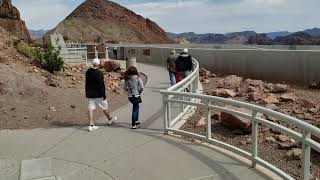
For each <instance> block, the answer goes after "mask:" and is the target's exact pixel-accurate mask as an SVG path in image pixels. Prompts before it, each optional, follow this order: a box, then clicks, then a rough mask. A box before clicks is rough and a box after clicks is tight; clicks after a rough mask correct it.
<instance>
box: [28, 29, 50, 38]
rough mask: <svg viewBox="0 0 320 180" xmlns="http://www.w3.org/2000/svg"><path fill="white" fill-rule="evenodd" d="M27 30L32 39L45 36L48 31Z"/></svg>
mask: <svg viewBox="0 0 320 180" xmlns="http://www.w3.org/2000/svg"><path fill="white" fill-rule="evenodd" d="M28 30H29V33H30V36H31V38H32V39H39V38H42V37H43V35H45V34H46V33H47V32H48V31H47V30H43V29H41V30H31V29H28Z"/></svg>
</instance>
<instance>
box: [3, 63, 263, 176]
mask: <svg viewBox="0 0 320 180" xmlns="http://www.w3.org/2000/svg"><path fill="white" fill-rule="evenodd" d="M138 66H139V69H140V71H142V72H145V73H146V74H147V75H148V83H147V85H146V89H145V92H144V94H143V104H142V107H141V116H140V117H141V121H142V127H143V128H142V129H138V130H131V129H129V127H130V126H131V105H129V104H128V105H126V106H124V107H122V108H120V109H118V110H117V111H116V112H115V114H116V116H118V121H117V122H116V123H115V124H114V125H113V126H111V127H107V126H102V127H100V129H99V130H97V131H95V132H92V133H89V132H88V131H87V127H73V128H59V129H49V130H47V129H34V130H14V131H10V130H4V131H0V180H18V179H19V176H20V179H23V180H25V179H46V180H58V179H59V180H107V179H119V180H191V179H192V180H196V179H197V180H207V179H230V180H236V179H267V178H266V177H265V176H263V175H261V174H259V173H257V172H256V171H255V170H254V169H251V168H249V167H248V166H246V165H245V164H243V163H241V162H239V161H236V160H233V159H232V158H230V157H228V156H225V155H223V154H221V153H219V152H217V151H214V150H212V149H210V148H207V147H204V146H202V145H198V144H195V143H191V142H188V141H185V140H181V139H177V138H174V137H170V136H164V135H163V133H162V130H161V129H162V127H163V125H162V117H161V116H162V98H161V95H160V94H159V90H160V89H164V88H167V87H168V86H169V84H168V78H167V72H166V70H165V69H164V68H160V67H156V66H151V65H144V64H139V65H138ZM99 121H100V123H101V124H103V123H104V120H103V119H100V120H99ZM20 169H21V170H20ZM20 171H21V174H20Z"/></svg>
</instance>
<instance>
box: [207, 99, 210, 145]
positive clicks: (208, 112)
mask: <svg viewBox="0 0 320 180" xmlns="http://www.w3.org/2000/svg"><path fill="white" fill-rule="evenodd" d="M210 103H211V102H210V101H209V100H208V101H207V103H206V108H207V110H206V127H207V139H211V108H210V107H209V105H210Z"/></svg>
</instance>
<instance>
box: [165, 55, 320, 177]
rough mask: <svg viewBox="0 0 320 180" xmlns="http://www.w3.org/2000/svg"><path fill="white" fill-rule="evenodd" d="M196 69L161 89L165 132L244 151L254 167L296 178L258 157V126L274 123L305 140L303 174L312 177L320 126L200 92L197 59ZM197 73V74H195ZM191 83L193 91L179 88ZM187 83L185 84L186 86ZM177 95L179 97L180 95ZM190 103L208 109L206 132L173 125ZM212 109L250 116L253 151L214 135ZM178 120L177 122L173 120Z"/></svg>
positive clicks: (239, 153) (279, 128)
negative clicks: (312, 158) (176, 111)
mask: <svg viewBox="0 0 320 180" xmlns="http://www.w3.org/2000/svg"><path fill="white" fill-rule="evenodd" d="M193 62H194V70H193V72H192V73H191V74H190V76H188V77H187V78H185V79H184V80H183V81H181V82H179V83H178V84H176V85H174V86H172V87H170V88H168V89H167V90H162V91H160V93H161V94H162V96H163V107H164V133H165V134H168V133H169V132H174V133H176V134H180V135H188V136H191V137H193V138H195V139H198V140H202V141H205V142H207V143H210V144H213V145H216V146H218V147H220V148H223V149H226V150H229V151H231V152H233V153H236V154H238V155H241V156H243V157H245V158H247V159H249V160H251V162H252V167H256V165H257V164H259V165H261V166H263V167H265V168H267V169H269V170H270V171H272V172H273V173H275V174H277V175H278V176H279V177H281V178H283V179H294V178H292V177H291V176H290V175H288V174H287V173H285V172H284V171H282V170H280V169H279V168H277V167H275V166H274V165H272V164H270V163H268V162H266V161H264V160H262V159H261V158H259V157H258V138H259V137H258V129H259V128H258V126H259V124H262V125H265V126H268V127H270V128H271V129H275V130H278V131H280V132H282V133H284V134H287V135H288V136H290V137H292V138H293V139H295V140H297V141H301V142H302V170H301V177H302V179H303V180H309V179H310V164H311V163H310V155H311V149H314V150H316V151H318V152H320V144H319V143H318V142H316V141H314V140H312V139H311V135H314V136H317V137H320V129H319V128H317V127H315V126H313V125H311V124H308V123H306V122H304V121H301V120H299V119H297V118H294V117H291V116H288V115H286V114H283V113H279V112H276V111H273V110H270V109H267V108H264V107H261V106H257V105H254V104H250V103H246V102H241V101H236V100H232V99H226V98H221V97H215V96H209V95H203V94H198V93H197V90H198V86H196V85H195V84H198V83H199V64H198V62H197V61H196V60H195V59H194V60H193ZM195 77H196V78H195ZM186 86H189V88H190V89H191V92H179V91H177V90H179V89H184V87H186ZM182 87H183V88H182ZM176 97H179V99H177V98H176ZM195 99H198V100H199V101H195ZM172 103H176V104H179V105H180V107H181V109H180V113H179V115H177V117H176V118H174V119H172V117H171V104H172ZM212 103H220V104H224V105H232V106H236V107H240V108H246V109H248V110H251V112H252V113H251V114H247V113H243V112H239V111H236V110H231V109H227V108H225V107H220V106H216V105H213V104H212ZM190 106H196V107H204V108H205V109H206V116H205V117H206V132H207V133H206V135H205V136H203V135H198V134H194V133H191V132H187V131H183V130H179V129H177V128H174V127H173V125H174V124H175V123H176V121H179V120H181V119H182V117H183V116H184V115H186V114H187V113H188V108H190ZM212 111H220V112H227V113H230V114H233V115H236V116H241V117H244V118H247V119H249V120H250V121H251V122H252V149H251V152H246V151H244V150H242V149H239V148H237V147H235V146H232V145H230V144H226V143H224V142H221V141H218V140H215V139H212V138H211V112H212ZM258 113H262V114H265V115H269V116H273V117H275V118H277V119H279V120H282V121H284V122H286V123H287V124H290V125H294V126H296V127H298V128H299V129H301V130H302V134H301V133H299V132H296V131H294V130H291V129H289V128H287V127H285V126H282V125H280V124H276V123H274V122H271V121H268V120H266V119H263V118H259V117H257V114H258ZM172 122H174V123H172Z"/></svg>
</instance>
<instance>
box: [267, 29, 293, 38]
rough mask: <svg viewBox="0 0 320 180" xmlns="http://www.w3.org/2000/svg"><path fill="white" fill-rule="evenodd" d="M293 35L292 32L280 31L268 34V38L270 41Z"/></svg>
mask: <svg viewBox="0 0 320 180" xmlns="http://www.w3.org/2000/svg"><path fill="white" fill-rule="evenodd" d="M290 34H292V33H291V32H288V31H278V32H269V33H266V35H267V36H268V38H270V39H275V38H277V37H282V36H288V35H290Z"/></svg>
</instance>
